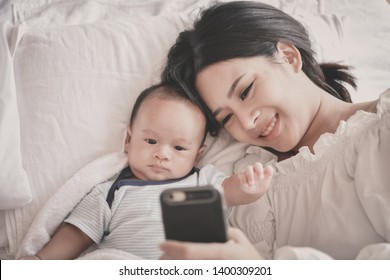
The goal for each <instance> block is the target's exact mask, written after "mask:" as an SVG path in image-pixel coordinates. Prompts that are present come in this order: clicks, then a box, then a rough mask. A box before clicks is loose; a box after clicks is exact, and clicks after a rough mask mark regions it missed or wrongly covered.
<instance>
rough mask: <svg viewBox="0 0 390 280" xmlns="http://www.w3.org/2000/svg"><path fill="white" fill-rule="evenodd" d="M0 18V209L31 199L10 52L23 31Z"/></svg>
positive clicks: (18, 204)
mask: <svg viewBox="0 0 390 280" xmlns="http://www.w3.org/2000/svg"><path fill="white" fill-rule="evenodd" d="M24 29H25V28H24V26H23V25H19V26H17V27H13V26H12V25H11V24H10V23H9V22H0V54H1V55H0V65H1V68H0V143H1V145H0V162H1V168H0V210H3V209H13V208H18V207H22V206H25V205H26V204H28V203H29V202H30V201H31V200H32V196H31V189H30V183H29V181H28V176H27V173H26V171H25V170H24V168H23V161H22V154H21V151H20V142H21V140H20V125H19V124H20V121H19V111H18V102H17V96H16V90H15V78H14V69H13V62H12V60H13V56H14V52H15V49H16V46H17V44H18V43H19V40H20V38H21V35H22V34H23V31H24Z"/></svg>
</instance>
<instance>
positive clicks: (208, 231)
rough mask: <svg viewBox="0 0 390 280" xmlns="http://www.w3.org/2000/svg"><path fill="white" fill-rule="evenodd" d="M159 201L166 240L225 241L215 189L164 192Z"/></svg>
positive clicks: (198, 188) (220, 204) (219, 200)
mask: <svg viewBox="0 0 390 280" xmlns="http://www.w3.org/2000/svg"><path fill="white" fill-rule="evenodd" d="M160 202H161V209H162V218H163V223H164V230H165V237H166V239H172V240H178V241H189V242H226V241H227V237H226V223H225V219H224V211H223V205H222V200H221V195H220V193H219V192H218V191H217V190H216V189H215V188H214V187H212V186H207V187H188V188H172V189H167V190H165V191H163V192H162V193H161V196H160Z"/></svg>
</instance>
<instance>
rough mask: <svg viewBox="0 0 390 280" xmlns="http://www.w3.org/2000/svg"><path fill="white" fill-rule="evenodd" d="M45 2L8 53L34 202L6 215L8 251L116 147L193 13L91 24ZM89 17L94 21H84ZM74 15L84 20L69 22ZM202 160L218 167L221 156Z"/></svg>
mask: <svg viewBox="0 0 390 280" xmlns="http://www.w3.org/2000/svg"><path fill="white" fill-rule="evenodd" d="M86 2H88V3H92V1H86ZM103 2H104V1H103ZM118 2H123V1H118ZM164 2H165V1H164ZM189 2H191V1H189ZM78 3H79V2H78ZM93 4H94V3H93ZM75 5H76V4H75ZM77 5H79V4H77ZM49 7H50V9H48V10H47V11H46V12H43V10H40V12H39V13H37V16H38V18H34V17H30V18H28V20H27V23H29V24H30V26H31V28H30V29H29V30H27V31H26V32H25V34H24V36H23V38H22V40H21V42H20V45H19V47H18V48H17V49H16V53H15V57H14V72H15V83H16V90H17V98H18V106H19V115H20V131H21V155H22V158H23V166H24V167H25V170H26V172H27V174H28V175H29V180H30V185H31V189H32V196H33V200H32V202H31V203H30V204H29V205H28V206H27V207H23V208H21V209H16V210H15V212H12V213H11V212H9V213H7V214H8V218H7V220H8V223H7V229H8V230H9V232H8V237H9V238H13V237H14V236H17V237H18V238H17V240H15V241H13V242H10V243H11V244H10V246H11V248H9V252H11V254H12V253H14V252H16V250H17V246H18V242H19V241H20V238H21V237H23V235H24V233H25V232H26V230H27V228H28V227H29V225H30V224H31V221H32V219H33V218H34V216H35V215H36V213H37V211H38V210H39V209H40V208H41V207H42V205H43V203H44V202H45V201H46V200H47V199H48V198H49V197H50V196H51V195H52V194H53V193H54V192H55V191H56V190H57V189H58V188H59V187H60V186H61V185H63V184H64V183H65V182H66V181H67V180H68V179H69V178H70V177H71V176H72V175H73V174H75V173H76V172H77V171H78V170H80V169H81V168H82V167H83V166H85V165H86V164H88V163H89V162H91V161H93V160H94V159H96V158H98V157H100V156H102V155H104V154H108V153H111V152H113V151H118V150H120V149H122V143H123V139H124V132H125V127H126V125H127V123H128V120H129V116H130V113H131V109H132V106H133V103H134V101H135V99H136V97H137V96H138V94H139V93H140V92H141V90H143V89H144V88H146V87H148V86H149V85H150V84H153V83H155V82H157V81H158V80H159V76H160V71H161V68H162V66H163V64H164V62H165V59H166V54H167V52H168V49H169V47H170V46H171V45H172V44H173V42H174V41H175V39H176V36H177V34H178V33H179V32H180V31H181V30H183V29H184V28H185V27H187V26H189V25H190V24H191V22H192V16H193V15H194V14H193V13H192V14H191V15H189V14H188V13H187V12H186V13H177V12H172V13H165V12H164V13H160V14H158V15H156V16H150V15H149V16H143V15H138V16H137V17H122V16H118V17H116V16H115V15H119V14H121V13H120V12H118V11H116V12H115V13H114V12H110V13H107V14H104V13H103V14H104V17H103V18H104V19H112V18H114V19H113V20H105V21H94V20H97V19H99V16H96V15H98V14H99V13H97V12H96V10H94V9H92V12H91V13H92V16H90V14H89V13H88V9H80V10H78V9H70V10H71V13H70V14H68V15H69V19H71V21H70V23H71V24H69V22H68V21H67V18H68V17H67V16H64V15H62V14H61V12H62V11H63V8H59V9H57V10H56V9H55V7H54V6H49ZM119 9H120V8H119ZM186 9H187V11H189V10H191V9H188V7H186ZM70 10H69V9H65V11H67V12H68V13H69V11H70ZM98 10H99V9H98ZM78 11H80V13H79V14H78ZM56 13H57V14H56ZM58 13H59V14H58ZM20 14H22V13H20ZM55 15H58V17H56V16H55ZM61 15H62V16H61ZM113 15H114V16H113ZM325 17H326V16H325ZM56 18H57V19H60V20H59V21H55V19H56ZM91 18H92V19H93V20H92V21H94V22H91V21H89V20H86V21H85V19H91ZM116 18H119V19H116ZM76 19H78V20H79V21H81V22H83V23H84V22H87V23H86V24H76V23H77V20H76ZM318 20H320V21H323V19H322V18H318ZM313 21H315V19H313ZM34 24H35V25H34ZM323 28H325V27H323ZM329 29H330V31H329V32H336V30H333V27H332V26H329ZM331 30H332V31H331ZM319 45H322V42H319ZM324 45H326V44H325V42H324ZM230 141H231V140H228V142H225V143H224V144H223V145H221V144H220V143H221V142H220V141H210V145H211V147H210V149H209V153H210V154H212V155H217V154H218V153H219V152H222V151H223V150H224V149H225V146H226V144H230ZM214 143H217V144H216V145H214ZM237 147H239V149H238V150H239V151H238V152H237V156H242V155H241V154H242V151H244V152H245V147H244V146H237ZM236 150H237V149H236ZM210 154H209V155H210ZM209 158H218V163H220V164H221V165H223V164H224V162H221V157H218V156H215V157H214V156H213V157H209ZM229 160H231V158H230V159H229ZM223 169H224V170H225V171H229V168H223Z"/></svg>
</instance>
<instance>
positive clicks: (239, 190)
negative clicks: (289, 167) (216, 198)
mask: <svg viewBox="0 0 390 280" xmlns="http://www.w3.org/2000/svg"><path fill="white" fill-rule="evenodd" d="M272 175H273V168H272V167H271V166H267V167H265V168H263V165H262V164H261V163H260V162H256V163H255V164H254V165H249V166H247V167H246V168H245V170H243V171H241V172H239V173H237V174H234V175H232V176H230V177H228V178H226V179H225V180H224V181H223V183H222V187H223V189H224V193H225V199H226V203H227V205H229V206H234V205H242V204H248V203H251V202H254V201H256V200H257V199H259V198H260V197H261V196H262V195H263V194H264V193H265V192H266V191H267V189H268V187H269V185H270V182H271V178H272Z"/></svg>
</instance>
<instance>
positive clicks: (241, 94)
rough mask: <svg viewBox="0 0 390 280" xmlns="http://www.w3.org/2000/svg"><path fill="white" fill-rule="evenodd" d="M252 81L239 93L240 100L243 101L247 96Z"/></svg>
mask: <svg viewBox="0 0 390 280" xmlns="http://www.w3.org/2000/svg"><path fill="white" fill-rule="evenodd" d="M253 83H254V82H251V83H250V84H249V85H248V86H247V87H246V88H245V89H244V90H243V91H242V92H241V93H240V99H241V101H244V100H245V98H246V97H247V95H248V93H249V91H250V90H251V88H252V86H253Z"/></svg>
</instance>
